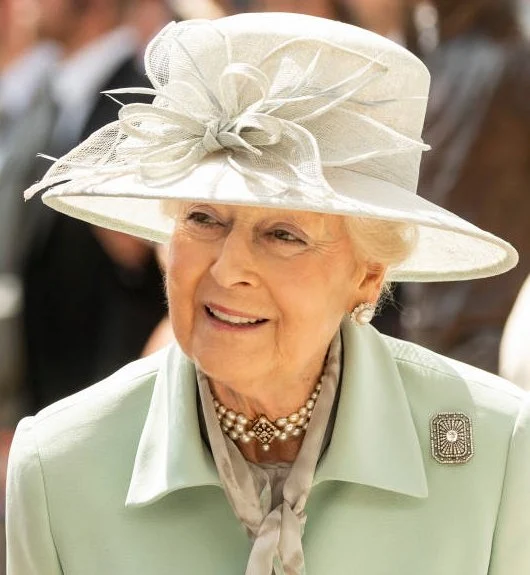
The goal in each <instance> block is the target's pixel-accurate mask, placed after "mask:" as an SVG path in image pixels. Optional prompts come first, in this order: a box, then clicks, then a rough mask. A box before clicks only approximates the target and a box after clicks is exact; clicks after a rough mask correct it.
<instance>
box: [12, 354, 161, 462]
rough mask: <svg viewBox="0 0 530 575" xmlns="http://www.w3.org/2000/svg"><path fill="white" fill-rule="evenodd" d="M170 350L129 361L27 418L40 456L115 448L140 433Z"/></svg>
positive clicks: (26, 420)
mask: <svg viewBox="0 0 530 575" xmlns="http://www.w3.org/2000/svg"><path fill="white" fill-rule="evenodd" d="M167 353H168V348H166V349H164V350H161V351H159V352H157V353H155V354H153V355H151V356H148V357H146V358H143V359H140V360H137V361H134V362H132V363H129V364H127V365H125V366H124V367H122V368H121V369H119V370H118V371H116V372H115V373H113V374H112V375H110V376H109V377H107V378H106V379H104V380H102V381H100V382H98V383H96V384H94V385H92V386H90V387H87V388H85V389H83V390H81V391H79V392H77V393H75V394H73V395H71V396H68V397H66V398H64V399H61V400H60V401H58V402H56V403H53V404H52V405H50V406H48V407H46V408H44V409H43V410H41V411H40V412H38V413H37V414H36V415H35V416H33V417H30V418H26V419H25V420H23V421H24V422H25V426H26V427H27V426H28V425H29V426H30V427H31V428H32V430H33V434H34V436H35V438H36V441H37V445H38V446H39V447H41V449H40V451H41V455H45V456H46V458H53V457H54V454H58V453H61V454H62V455H65V454H66V453H69V452H70V451H71V450H73V451H76V450H80V449H81V450H83V448H87V449H90V445H91V444H92V443H94V442H96V443H100V442H101V441H103V442H105V441H106V442H107V445H108V446H110V445H111V444H114V443H115V442H116V441H118V437H119V436H120V435H121V436H122V438H123V436H124V435H130V434H131V433H132V434H134V435H138V434H139V432H140V430H141V426H142V425H143V422H144V420H145V417H146V414H147V411H148V409H149V404H150V400H151V396H152V391H153V386H154V383H155V380H156V377H157V374H158V371H159V368H160V366H161V364H162V363H163V361H164V359H165V357H166V355H167Z"/></svg>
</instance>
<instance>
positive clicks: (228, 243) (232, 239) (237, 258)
mask: <svg viewBox="0 0 530 575" xmlns="http://www.w3.org/2000/svg"><path fill="white" fill-rule="evenodd" d="M210 273H211V274H212V276H213V278H214V279H215V280H216V281H217V283H218V284H219V285H221V286H223V287H226V288H231V287H234V286H236V285H249V286H254V287H256V286H257V285H259V265H258V262H257V259H256V253H255V250H254V249H253V241H252V238H250V237H246V234H245V233H244V231H242V230H235V229H232V230H230V232H229V233H228V234H227V235H226V236H225V237H224V239H223V241H222V243H221V244H220V248H219V252H218V253H217V258H216V260H215V262H214V263H213V264H212V266H211V268H210Z"/></svg>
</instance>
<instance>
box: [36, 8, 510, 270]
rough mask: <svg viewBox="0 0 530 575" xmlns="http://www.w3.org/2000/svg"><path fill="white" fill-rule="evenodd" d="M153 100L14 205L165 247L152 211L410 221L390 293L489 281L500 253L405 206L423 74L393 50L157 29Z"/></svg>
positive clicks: (367, 42) (272, 17)
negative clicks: (195, 208)
mask: <svg viewBox="0 0 530 575" xmlns="http://www.w3.org/2000/svg"><path fill="white" fill-rule="evenodd" d="M145 64H146V71H147V74H148V76H149V79H150V80H151V82H152V84H153V88H152V89H141V88H137V89H135V88H131V89H128V90H114V91H113V92H112V94H113V96H112V97H116V98H118V99H119V94H120V93H124V92H127V93H136V94H143V95H145V94H148V95H152V96H154V100H153V102H152V104H145V103H133V104H127V105H124V106H122V107H121V109H120V112H119V117H118V119H117V120H116V121H115V122H112V123H110V124H108V125H107V126H105V127H103V128H102V129H100V130H99V131H97V132H95V133H94V134H92V135H91V136H90V137H89V138H88V139H87V140H86V141H84V142H83V143H81V144H80V145H79V146H77V147H76V148H74V149H73V150H72V151H71V152H69V153H68V154H66V155H65V156H64V157H62V158H60V159H59V160H57V161H56V162H55V163H54V164H53V165H52V166H51V168H50V169H49V170H48V172H47V173H46V175H45V177H44V178H43V179H42V181H40V182H38V183H37V184H35V185H33V186H32V187H31V188H29V189H28V190H27V191H26V193H25V197H26V198H31V197H32V196H33V195H34V194H35V193H37V192H39V191H43V190H46V189H47V191H46V192H45V193H44V194H43V196H42V199H43V201H44V203H45V204H47V205H49V206H51V207H52V208H55V209H56V210H58V211H60V212H64V213H65V214H68V215H71V216H73V217H76V218H79V219H82V220H85V221H87V222H90V223H93V224H97V225H100V226H104V227H108V228H111V229H114V230H119V231H123V232H127V233H130V234H133V235H136V236H139V237H142V238H146V239H149V240H154V241H159V242H165V241H167V240H168V239H169V238H170V236H171V233H172V230H173V228H174V223H175V222H174V220H173V219H172V218H171V217H170V216H169V215H167V214H166V212H167V210H164V209H163V200H167V199H171V198H173V199H178V200H191V201H199V202H207V203H214V202H215V203H223V204H239V205H249V206H262V207H276V208H283V209H293V210H308V211H315V212H322V213H331V214H344V215H347V216H360V217H365V218H378V219H385V220H386V219H388V220H392V221H401V222H410V223H412V224H416V225H417V226H418V243H417V246H416V248H415V250H414V252H413V254H412V255H411V256H410V257H409V258H408V259H407V260H406V261H405V262H403V263H402V264H401V265H400V266H399V267H397V268H396V269H394V270H392V271H391V274H390V279H393V280H407V281H411V280H415V281H441V280H455V279H470V278H477V277H486V276H489V275H495V274H498V273H502V272H504V271H506V270H508V269H510V268H511V267H513V266H514V265H515V264H516V263H517V252H516V251H515V249H514V248H513V247H512V246H510V245H509V244H508V243H507V242H505V241H503V240H501V239H500V238H497V237H496V236H494V235H492V234H490V233H487V232H484V231H482V230H480V229H479V228H477V227H475V226H473V225H472V224H470V223H469V222H467V221H465V220H463V219H461V218H459V217H458V216H456V215H454V214H452V213H451V212H448V211H446V210H444V209H442V208H440V207H438V206H436V205H435V204H433V203H431V202H428V201H427V200H425V199H423V198H421V197H419V196H417V195H416V186H417V181H418V171H419V163H420V159H421V154H422V152H423V151H424V150H426V149H428V146H426V145H425V144H424V143H423V142H422V141H421V137H420V136H421V131H422V127H423V119H424V115H425V108H426V103H427V94H428V88H429V73H428V71H427V69H426V68H425V66H424V65H423V64H422V63H421V62H420V61H419V60H418V59H417V58H416V57H415V56H413V55H412V54H411V53H409V52H408V51H407V50H405V49H404V48H402V47H401V46H399V45H397V44H395V43H393V42H391V41H390V40H387V39H385V38H382V37H380V36H378V35H376V34H373V33H371V32H368V31H366V30H362V29H359V28H356V27H354V26H350V25H348V24H343V23H340V22H336V21H331V20H325V19H321V18H316V17H312V16H305V15H300V14H286V13H279V14H274V13H266V14H259V13H251V14H239V15H236V16H230V17H227V18H221V19H218V20H213V21H207V20H192V21H185V22H181V23H179V24H175V23H172V24H169V25H168V26H167V27H166V28H164V29H163V30H162V31H161V32H160V33H159V34H158V35H157V36H156V37H155V38H154V39H153V40H152V42H151V43H150V45H149V46H148V48H147V51H146V56H145Z"/></svg>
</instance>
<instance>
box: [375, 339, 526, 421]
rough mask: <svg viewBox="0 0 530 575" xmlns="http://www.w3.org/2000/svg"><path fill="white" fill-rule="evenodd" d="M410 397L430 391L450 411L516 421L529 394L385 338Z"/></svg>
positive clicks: (411, 345) (463, 365) (465, 366)
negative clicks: (485, 413) (462, 408)
mask: <svg viewBox="0 0 530 575" xmlns="http://www.w3.org/2000/svg"><path fill="white" fill-rule="evenodd" d="M384 339H385V343H386V344H387V346H388V348H389V349H390V352H391V354H392V356H393V358H394V360H395V362H396V366H397V368H398V370H399V372H400V374H401V377H402V378H403V381H404V385H405V387H406V389H407V392H408V393H409V394H421V393H422V392H426V391H427V390H428V392H429V395H430V396H431V397H433V398H435V401H436V403H437V404H438V405H446V406H447V409H448V410H451V409H453V408H452V406H453V405H455V406H456V407H455V409H457V408H458V406H459V405H464V406H468V407H470V406H473V408H474V409H476V408H480V409H483V410H484V411H491V412H495V413H504V414H506V415H508V416H509V417H510V418H514V417H517V414H518V413H519V411H520V409H521V408H522V406H523V404H524V403H525V400H527V398H528V396H527V393H526V392H525V391H524V390H523V389H521V388H519V387H517V386H516V385H514V384H513V383H511V382H509V381H507V380H505V379H503V378H501V377H499V376H497V375H494V374H492V373H489V372H487V371H484V370H482V369H479V368H477V367H473V366H471V365H468V364H466V363H462V362H460V361H456V360H454V359H450V358H448V357H445V356H442V355H439V354H437V353H435V352H433V351H430V350H428V349H426V348H424V347H421V346H419V345H416V344H414V343H411V342H407V341H402V340H398V339H394V338H390V337H385V338H384Z"/></svg>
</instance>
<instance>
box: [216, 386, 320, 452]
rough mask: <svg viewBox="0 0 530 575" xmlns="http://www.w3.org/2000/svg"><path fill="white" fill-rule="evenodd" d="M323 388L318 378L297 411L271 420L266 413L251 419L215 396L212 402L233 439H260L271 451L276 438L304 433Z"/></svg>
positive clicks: (224, 427)
mask: <svg viewBox="0 0 530 575" xmlns="http://www.w3.org/2000/svg"><path fill="white" fill-rule="evenodd" d="M321 389H322V383H321V382H319V383H317V385H316V386H315V389H314V390H313V393H312V394H311V396H310V397H309V399H308V400H307V401H306V402H305V404H304V405H303V406H302V407H301V408H300V409H299V410H298V411H294V412H293V413H291V414H290V415H288V416H286V417H280V418H278V419H276V420H275V421H270V419H269V418H268V417H267V416H266V415H260V416H258V417H257V418H256V419H249V418H248V417H247V416H246V415H245V414H243V413H236V412H235V411H232V410H230V409H227V408H226V407H225V406H224V405H223V404H222V403H220V402H219V401H217V400H216V399H214V402H213V403H214V406H215V411H216V413H217V419H219V423H220V424H221V429H222V430H223V432H224V433H225V434H226V435H228V437H230V439H232V440H233V441H241V442H242V443H250V442H251V441H257V442H258V443H260V445H261V448H262V449H263V451H269V450H270V448H271V444H272V442H273V441H275V440H278V441H286V440H287V439H289V438H290V437H300V436H301V435H302V434H303V433H305V431H306V430H307V427H308V425H309V421H310V419H311V416H312V414H313V409H314V407H315V402H316V400H317V398H318V396H319V394H320V391H321Z"/></svg>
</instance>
